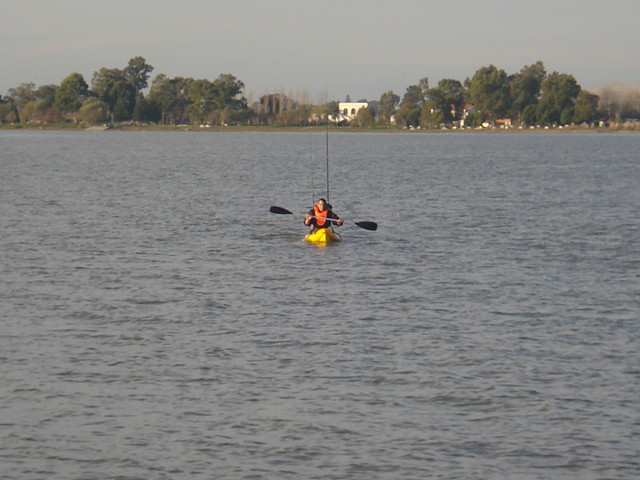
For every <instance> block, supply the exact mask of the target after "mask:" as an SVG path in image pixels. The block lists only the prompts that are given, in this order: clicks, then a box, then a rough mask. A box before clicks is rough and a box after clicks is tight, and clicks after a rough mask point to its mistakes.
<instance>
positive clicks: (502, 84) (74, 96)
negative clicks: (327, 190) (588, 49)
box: [0, 57, 640, 128]
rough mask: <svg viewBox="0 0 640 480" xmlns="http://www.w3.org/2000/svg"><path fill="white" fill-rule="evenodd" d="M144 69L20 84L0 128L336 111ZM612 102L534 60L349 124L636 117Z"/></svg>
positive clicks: (293, 116)
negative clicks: (251, 98)
mask: <svg viewBox="0 0 640 480" xmlns="http://www.w3.org/2000/svg"><path fill="white" fill-rule="evenodd" d="M152 71H153V67H152V66H151V65H149V64H148V63H147V61H146V60H145V59H144V58H142V57H135V58H132V59H131V60H129V62H128V64H127V66H126V67H124V68H122V69H118V68H101V69H100V70H98V71H96V72H94V74H93V78H92V79H91V86H89V85H88V84H87V82H86V81H85V79H84V78H83V76H82V75H81V74H79V73H72V74H70V75H68V76H67V77H66V78H64V79H63V80H62V82H61V83H60V85H44V86H41V87H38V88H36V86H35V85H34V84H33V83H23V84H21V85H19V86H18V87H16V88H12V89H10V90H9V92H8V95H7V96H2V97H0V122H2V123H8V122H9V123H60V122H75V123H80V122H82V123H85V124H99V123H104V122H139V123H157V124H184V123H188V124H194V125H195V124H197V125H201V124H209V125H223V124H225V125H229V124H234V125H248V124H275V125H299V126H305V125H312V124H321V123H323V122H327V121H328V119H330V118H332V115H335V114H336V113H337V112H338V105H339V103H338V102H336V101H331V102H327V103H326V104H325V105H312V104H310V102H308V101H301V102H300V101H294V100H292V99H284V98H279V97H277V98H276V100H277V101H276V102H274V101H273V98H274V96H273V95H270V96H264V97H262V98H261V100H260V102H256V104H255V105H249V102H248V101H247V99H246V98H245V96H244V95H243V94H244V89H245V85H244V83H243V82H242V81H241V80H239V79H237V78H236V77H235V76H234V75H232V74H221V75H219V76H218V77H217V78H216V79H215V80H213V81H211V80H207V79H193V78H185V77H173V78H170V77H168V76H166V75H164V74H159V75H157V76H156V77H155V78H154V79H153V81H152V82H151V84H150V85H149V77H150V74H151V72H152ZM267 97H269V98H267ZM282 97H284V95H282ZM616 98H617V97H616V96H615V95H614V94H612V93H611V92H610V91H607V95H606V99H605V100H606V101H605V102H603V101H602V99H601V97H600V96H598V95H596V94H595V93H592V92H589V91H587V90H584V89H583V88H582V87H581V86H580V85H579V84H578V82H577V81H576V79H575V78H574V76H573V75H570V74H566V73H558V72H552V73H547V71H546V69H545V67H544V64H543V63H542V62H540V61H538V62H536V63H534V64H532V65H527V66H525V67H523V68H522V69H521V70H520V71H519V72H518V73H515V74H508V73H507V72H506V71H504V70H503V69H500V68H498V67H496V66H494V65H490V66H487V67H482V68H480V69H478V70H477V71H476V72H475V74H474V75H473V76H472V77H471V78H467V79H465V80H464V81H463V82H461V81H459V80H456V79H449V78H445V79H442V80H440V81H438V83H437V85H435V86H431V85H430V84H429V79H428V78H423V79H421V80H419V81H418V82H417V83H416V84H414V85H410V86H408V87H407V88H406V91H405V92H404V95H403V96H402V97H400V95H397V94H396V93H394V92H393V91H387V92H384V93H383V94H382V95H381V97H380V99H379V100H376V101H370V102H367V100H366V99H365V100H362V101H364V102H367V103H368V107H366V108H362V109H360V110H359V111H358V113H357V115H356V117H355V118H353V119H352V120H351V122H350V124H351V125H352V126H356V127H374V126H377V125H384V126H387V127H391V126H395V127H400V128H418V127H424V128H443V127H452V126H465V127H467V126H468V127H477V126H481V125H487V124H488V125H495V124H496V123H507V122H508V123H510V124H514V125H526V126H533V125H541V126H543V125H544V126H548V125H566V124H593V123H595V122H602V121H616V120H620V118H621V117H623V116H626V117H635V118H640V101H637V102H633V101H632V102H628V101H627V102H626V103H625V106H624V108H622V107H621V106H620V102H619V101H617V100H616ZM639 98H640V97H639ZM274 104H277V105H278V108H277V109H276V110H274V109H273V108H272V106H273V105H274ZM265 105H268V106H269V107H268V108H266V107H265Z"/></svg>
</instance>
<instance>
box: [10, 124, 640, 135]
mask: <svg viewBox="0 0 640 480" xmlns="http://www.w3.org/2000/svg"><path fill="white" fill-rule="evenodd" d="M20 130H25V131H72V132H111V131H114V132H203V133H206V132H233V133H235V132H310V131H311V132H313V131H317V132H326V131H329V132H334V133H335V132H342V133H400V134H402V133H404V134H409V133H413V134H428V133H452V134H456V133H457V134H465V133H466V134H468V133H488V134H491V133H510V134H531V133H533V134H536V133H640V125H637V126H636V125H634V126H633V127H625V126H624V125H619V126H615V127H578V126H575V127H556V128H551V127H547V128H545V127H539V128H479V129H476V128H468V129H461V128H456V129H453V128H448V129H425V128H419V129H409V128H355V127H335V126H332V127H330V128H328V129H327V127H326V126H307V127H299V126H291V127H289V126H272V125H265V126H258V125H242V126H218V125H215V126H196V125H131V124H115V125H90V126H85V125H79V124H75V125H69V124H51V125H35V124H33V125H32V124H28V125H24V124H17V125H16V124H11V125H0V131H20Z"/></svg>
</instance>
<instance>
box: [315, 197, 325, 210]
mask: <svg viewBox="0 0 640 480" xmlns="http://www.w3.org/2000/svg"><path fill="white" fill-rule="evenodd" d="M316 205H318V208H319V209H320V211H325V210H326V209H327V201H326V200H325V199H324V198H321V199H320V200H318V203H317V204H316Z"/></svg>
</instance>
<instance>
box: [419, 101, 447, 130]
mask: <svg viewBox="0 0 640 480" xmlns="http://www.w3.org/2000/svg"><path fill="white" fill-rule="evenodd" d="M441 106H442V105H441V104H440V103H438V102H436V101H434V100H432V99H428V100H426V101H425V102H424V103H423V104H422V110H421V112H420V125H422V126H423V127H426V128H439V127H440V126H441V125H443V124H444V123H445V118H444V114H443V112H442V109H441Z"/></svg>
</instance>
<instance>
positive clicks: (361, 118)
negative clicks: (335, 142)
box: [353, 107, 376, 128]
mask: <svg viewBox="0 0 640 480" xmlns="http://www.w3.org/2000/svg"><path fill="white" fill-rule="evenodd" d="M353 123H354V124H355V125H356V126H358V127H359V128H371V127H373V126H374V125H375V123H376V116H375V112H374V111H373V109H372V108H369V107H363V108H361V109H360V110H358V113H357V114H356V118H354V120H353Z"/></svg>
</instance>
